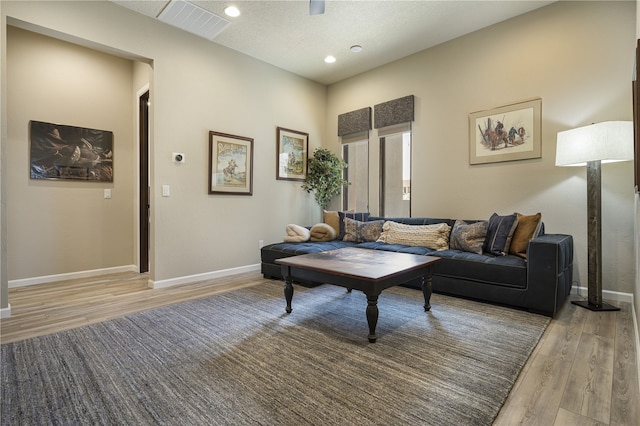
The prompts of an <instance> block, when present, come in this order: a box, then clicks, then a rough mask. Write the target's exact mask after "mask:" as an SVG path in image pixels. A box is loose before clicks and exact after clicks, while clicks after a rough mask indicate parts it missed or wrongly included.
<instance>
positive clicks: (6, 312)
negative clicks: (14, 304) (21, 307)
mask: <svg viewBox="0 0 640 426" xmlns="http://www.w3.org/2000/svg"><path fill="white" fill-rule="evenodd" d="M10 316H11V303H9V306H7V307H6V308H2V309H0V319H2V318H9V317H10Z"/></svg>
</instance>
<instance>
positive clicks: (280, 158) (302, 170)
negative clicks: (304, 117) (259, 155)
mask: <svg viewBox="0 0 640 426" xmlns="http://www.w3.org/2000/svg"><path fill="white" fill-rule="evenodd" d="M308 148H309V134H308V133H303V132H298V131H295V130H289V129H285V128H282V127H278V129H277V131H276V162H277V167H276V179H280V180H301V181H304V180H305V178H306V177H307V150H308Z"/></svg>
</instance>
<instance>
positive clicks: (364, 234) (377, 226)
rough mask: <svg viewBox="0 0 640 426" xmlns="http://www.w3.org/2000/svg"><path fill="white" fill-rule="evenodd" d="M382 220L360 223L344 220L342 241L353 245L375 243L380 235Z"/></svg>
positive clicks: (353, 220) (346, 218)
mask: <svg viewBox="0 0 640 426" xmlns="http://www.w3.org/2000/svg"><path fill="white" fill-rule="evenodd" d="M383 224H384V220H376V221H368V222H360V221H359V220H355V219H349V218H348V217H345V218H344V238H343V239H342V240H343V241H352V242H354V243H364V242H367V241H376V240H377V239H378V238H380V234H381V233H382V225H383Z"/></svg>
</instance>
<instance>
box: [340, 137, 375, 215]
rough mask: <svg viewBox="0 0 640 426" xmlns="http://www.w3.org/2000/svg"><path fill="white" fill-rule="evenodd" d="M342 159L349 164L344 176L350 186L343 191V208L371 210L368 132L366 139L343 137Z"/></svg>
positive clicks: (360, 210) (361, 210) (359, 210)
mask: <svg viewBox="0 0 640 426" xmlns="http://www.w3.org/2000/svg"><path fill="white" fill-rule="evenodd" d="M353 139H359V140H355V141H353ZM345 140H346V142H345ZM342 159H343V160H344V161H345V162H346V163H347V164H348V167H347V168H346V169H345V170H344V178H345V179H346V180H347V181H349V186H347V187H345V188H344V190H343V192H342V208H343V209H344V210H355V211H358V212H366V211H369V139H368V134H367V136H366V139H364V140H363V139H361V138H352V139H346V138H343V144H342Z"/></svg>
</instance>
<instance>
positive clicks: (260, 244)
mask: <svg viewBox="0 0 640 426" xmlns="http://www.w3.org/2000/svg"><path fill="white" fill-rule="evenodd" d="M262 246H264V240H258V248H259V249H261V248H262Z"/></svg>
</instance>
